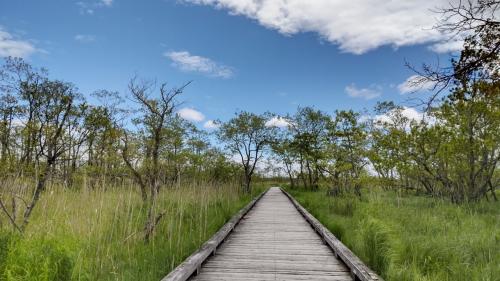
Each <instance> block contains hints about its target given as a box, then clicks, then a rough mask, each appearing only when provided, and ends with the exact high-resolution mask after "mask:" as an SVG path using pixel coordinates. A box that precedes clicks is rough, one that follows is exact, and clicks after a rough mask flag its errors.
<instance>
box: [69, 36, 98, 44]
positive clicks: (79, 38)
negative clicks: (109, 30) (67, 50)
mask: <svg viewBox="0 0 500 281" xmlns="http://www.w3.org/2000/svg"><path fill="white" fill-rule="evenodd" d="M74 39H75V41H78V42H80V43H92V42H94V41H95V40H96V38H95V36H94V35H90V34H77V35H75V37H74Z"/></svg>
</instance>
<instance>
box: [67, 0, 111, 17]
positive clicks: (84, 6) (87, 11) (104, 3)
mask: <svg viewBox="0 0 500 281" xmlns="http://www.w3.org/2000/svg"><path fill="white" fill-rule="evenodd" d="M76 5H77V6H78V8H79V10H80V14H82V15H93V14H94V13H95V11H96V10H97V9H99V8H104V7H111V6H113V0H96V1H93V2H87V1H78V2H76Z"/></svg>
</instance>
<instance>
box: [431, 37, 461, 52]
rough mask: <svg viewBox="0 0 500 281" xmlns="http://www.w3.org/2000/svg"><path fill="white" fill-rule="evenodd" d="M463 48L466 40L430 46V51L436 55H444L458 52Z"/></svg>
mask: <svg viewBox="0 0 500 281" xmlns="http://www.w3.org/2000/svg"><path fill="white" fill-rule="evenodd" d="M463 46H464V40H451V41H443V42H438V43H436V44H433V45H431V46H429V49H430V50H432V51H434V52H436V53H439V54H444V53H454V52H458V51H460V50H462V48H463Z"/></svg>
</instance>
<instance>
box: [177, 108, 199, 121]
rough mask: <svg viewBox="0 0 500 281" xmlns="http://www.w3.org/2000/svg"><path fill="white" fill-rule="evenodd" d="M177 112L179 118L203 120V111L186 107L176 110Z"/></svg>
mask: <svg viewBox="0 0 500 281" xmlns="http://www.w3.org/2000/svg"><path fill="white" fill-rule="evenodd" d="M177 114H179V116H180V117H181V118H183V119H186V120H188V121H193V122H201V121H203V120H205V115H203V113H201V112H199V111H198V110H195V109H192V108H188V107H184V108H182V109H180V110H179V111H178V112H177Z"/></svg>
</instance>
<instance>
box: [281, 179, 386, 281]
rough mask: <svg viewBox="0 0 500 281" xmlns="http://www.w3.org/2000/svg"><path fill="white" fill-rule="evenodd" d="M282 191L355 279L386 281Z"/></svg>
mask: <svg viewBox="0 0 500 281" xmlns="http://www.w3.org/2000/svg"><path fill="white" fill-rule="evenodd" d="M280 189H281V191H282V192H283V193H284V194H285V195H286V196H287V197H288V199H290V201H291V202H292V204H293V205H294V206H295V208H296V209H297V210H298V211H299V213H300V214H301V215H302V216H303V217H304V218H305V219H306V221H307V222H308V223H309V224H310V225H311V227H312V228H313V229H314V230H315V231H316V232H317V233H318V235H319V236H321V238H323V240H324V241H325V243H326V244H327V245H328V246H329V247H330V249H332V251H333V252H334V254H335V256H336V257H338V258H340V259H341V260H342V261H343V262H344V263H345V264H346V266H347V267H348V268H349V269H350V270H351V273H352V275H353V277H354V278H355V279H356V280H361V281H384V280H383V279H382V278H381V277H380V276H378V275H377V274H376V273H375V272H373V271H372V270H371V269H370V268H368V266H366V265H365V264H364V263H363V262H362V261H361V260H360V259H359V258H358V257H357V256H356V255H355V254H354V253H353V252H351V250H349V248H347V247H346V246H345V245H344V244H343V243H342V242H340V240H338V239H337V237H335V235H333V234H332V233H331V232H330V231H329V230H328V229H327V228H326V227H325V226H323V225H322V224H321V222H319V221H318V220H317V219H316V218H315V217H314V216H313V215H311V214H310V213H309V212H308V211H307V210H306V209H305V208H304V207H302V205H300V203H299V202H297V200H295V198H293V196H292V195H290V194H289V193H288V192H286V191H285V190H283V188H280Z"/></svg>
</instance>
